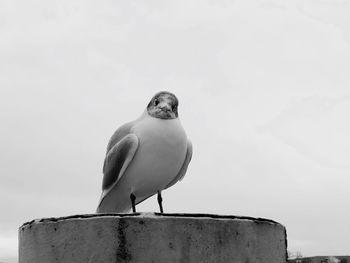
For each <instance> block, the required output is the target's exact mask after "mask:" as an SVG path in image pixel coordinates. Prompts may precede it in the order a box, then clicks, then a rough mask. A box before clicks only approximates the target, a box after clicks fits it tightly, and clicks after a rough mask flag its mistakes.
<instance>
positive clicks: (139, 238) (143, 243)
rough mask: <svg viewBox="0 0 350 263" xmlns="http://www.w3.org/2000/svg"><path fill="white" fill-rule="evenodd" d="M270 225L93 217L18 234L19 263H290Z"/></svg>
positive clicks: (186, 217) (198, 218) (220, 219)
mask: <svg viewBox="0 0 350 263" xmlns="http://www.w3.org/2000/svg"><path fill="white" fill-rule="evenodd" d="M286 246H287V244H286V231H285V228H284V227H283V226H282V225H281V224H279V223H277V222H274V221H272V220H267V219H259V218H250V217H236V216H218V215H204V214H158V213H141V214H140V213H135V214H93V215H76V216H69V217H61V218H47V219H41V220H34V221H31V222H28V223H25V224H24V225H23V226H21V227H20V228H19V263H54V262H60V263H73V262H74V263H80V262H81V263H87V262H103V263H109V262H113V263H115V262H142V263H147V262H160V263H162V262H200V263H203V262H215V263H217V262H223V263H228V262H234V263H284V262H286Z"/></svg>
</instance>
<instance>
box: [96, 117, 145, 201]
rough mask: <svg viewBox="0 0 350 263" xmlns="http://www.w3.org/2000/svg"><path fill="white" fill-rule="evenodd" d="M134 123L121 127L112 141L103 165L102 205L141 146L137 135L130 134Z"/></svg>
mask: <svg viewBox="0 0 350 263" xmlns="http://www.w3.org/2000/svg"><path fill="white" fill-rule="evenodd" d="M131 126H132V123H127V124H125V125H123V126H122V127H120V128H119V129H118V130H117V131H116V132H115V133H114V134H113V136H112V138H111V139H110V141H109V143H108V146H107V154H106V158H105V160H104V164H103V175H104V176H103V181H102V196H101V199H100V204H101V202H102V200H103V199H104V197H105V196H106V195H107V194H108V192H109V191H110V190H111V189H112V188H113V187H114V186H115V185H116V184H117V183H118V181H119V180H120V178H121V177H122V176H123V174H124V172H125V170H126V169H127V168H128V165H129V164H130V162H131V161H132V159H133V158H134V156H135V153H136V151H137V148H138V145H139V139H138V138H137V136H136V135H135V134H132V133H129V132H130V128H131Z"/></svg>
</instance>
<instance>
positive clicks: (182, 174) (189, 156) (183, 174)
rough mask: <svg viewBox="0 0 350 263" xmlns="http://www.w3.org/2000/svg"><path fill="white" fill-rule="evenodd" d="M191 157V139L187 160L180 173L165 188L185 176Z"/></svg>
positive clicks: (188, 141)
mask: <svg viewBox="0 0 350 263" xmlns="http://www.w3.org/2000/svg"><path fill="white" fill-rule="evenodd" d="M191 159H192V143H191V141H190V140H187V151H186V157H185V160H184V162H183V164H182V167H181V169H180V171H179V173H178V174H177V175H176V177H175V178H174V179H173V180H172V181H171V182H170V183H169V184H168V185H167V186H166V187H165V189H167V188H169V187H171V186H173V185H174V184H176V183H177V182H178V181H181V180H182V179H183V178H184V176H185V174H186V171H187V167H188V165H189V163H190V161H191Z"/></svg>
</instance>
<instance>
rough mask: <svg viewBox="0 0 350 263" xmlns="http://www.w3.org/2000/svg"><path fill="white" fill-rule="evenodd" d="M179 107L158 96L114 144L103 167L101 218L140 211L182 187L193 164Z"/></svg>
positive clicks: (167, 95)
mask: <svg viewBox="0 0 350 263" xmlns="http://www.w3.org/2000/svg"><path fill="white" fill-rule="evenodd" d="M178 105H179V101H178V99H177V97H176V96H175V95H174V94H173V93H171V92H168V91H161V92H158V93H156V94H155V95H154V96H153V97H152V99H151V100H150V102H149V103H148V105H147V107H146V109H145V110H144V112H143V113H142V114H141V116H140V117H139V118H137V119H135V120H134V121H131V122H128V123H126V124H124V125H122V126H121V127H120V128H118V129H117V130H116V131H115V132H114V134H113V135H112V137H111V138H110V140H109V142H108V145H107V151H106V156H105V159H104V164H103V180H102V194H101V197H100V200H99V204H98V207H97V210H96V213H129V212H131V210H132V212H133V213H135V212H136V205H137V204H139V203H141V202H143V201H144V200H146V199H147V198H149V197H151V196H153V195H155V194H157V201H158V206H159V210H160V213H164V210H163V203H162V202H163V198H162V191H163V190H165V189H167V188H169V187H171V186H173V185H174V184H176V183H177V182H178V181H181V180H182V179H183V178H184V176H185V174H186V171H187V168H188V165H189V163H190V161H191V159H192V143H191V141H190V140H189V139H188V137H187V135H186V132H185V130H184V128H183V127H182V124H181V122H180V119H179V116H178Z"/></svg>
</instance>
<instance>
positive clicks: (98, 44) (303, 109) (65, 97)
mask: <svg viewBox="0 0 350 263" xmlns="http://www.w3.org/2000/svg"><path fill="white" fill-rule="evenodd" d="M349 14H350V1H348V0H322V1H321V0H319V1H316V0H291V1H278V0H264V1H254V0H249V1H247V0H237V1H228V0H215V1H211V0H206V1H195V0H186V1H164V0H162V1H160V0H159V1H153V0H151V1H138V0H136V1H117V0H114V1H112V0H101V1H91V0H88V1H86V0H73V1H72V0H60V1H54V0H51V1H44V0H32V1H25V0H16V1H14V0H0V89H1V96H0V121H1V129H0V138H1V142H0V143H1V148H0V157H1V161H0V172H1V175H0V176H1V177H0V180H1V181H0V209H1V211H2V212H1V219H0V261H4V262H16V257H17V228H18V227H19V226H20V225H21V224H22V223H24V222H26V221H29V220H32V219H34V218H40V217H52V216H65V215H72V214H79V213H93V212H94V211H95V209H96V205H97V202H98V199H99V195H100V190H101V180H102V172H101V170H102V163H103V158H104V153H105V147H106V144H107V142H108V140H109V137H110V136H111V134H112V133H113V131H114V130H115V129H116V128H118V127H119V126H120V125H121V124H123V123H125V122H127V121H130V120H133V119H135V118H137V117H138V116H139V115H140V114H141V113H142V111H143V110H144V108H145V107H146V105H147V103H148V101H149V99H150V98H151V97H152V96H153V95H154V93H155V92H157V91H160V90H168V91H171V92H173V93H175V94H176V95H177V96H178V98H179V100H180V108H179V114H180V118H181V121H182V123H183V125H184V127H185V129H186V131H187V133H188V136H189V137H190V139H191V140H192V142H193V147H194V155H193V160H192V163H191V165H190V168H189V170H188V173H187V175H186V177H185V179H184V180H183V181H182V182H181V183H179V184H177V185H175V186H174V187H172V188H171V189H169V190H167V191H165V192H164V194H163V195H164V207H165V211H166V212H198V213H217V214H230V215H245V216H254V217H265V218H270V219H273V220H276V221H278V222H280V223H282V224H283V225H285V226H286V228H287V232H288V245H289V249H290V250H291V251H300V252H301V253H302V254H304V255H307V256H312V255H326V254H334V255H341V254H350V247H349V242H348V239H349V236H350V211H349V200H350V191H349V187H350V162H349V158H350V137H349V134H350V118H349V114H350V74H349V73H350V46H349V44H350V16H349ZM138 210H140V211H157V210H158V208H157V202H156V199H155V198H151V199H149V200H147V201H146V202H145V203H143V204H142V205H140V206H139V207H138Z"/></svg>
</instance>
